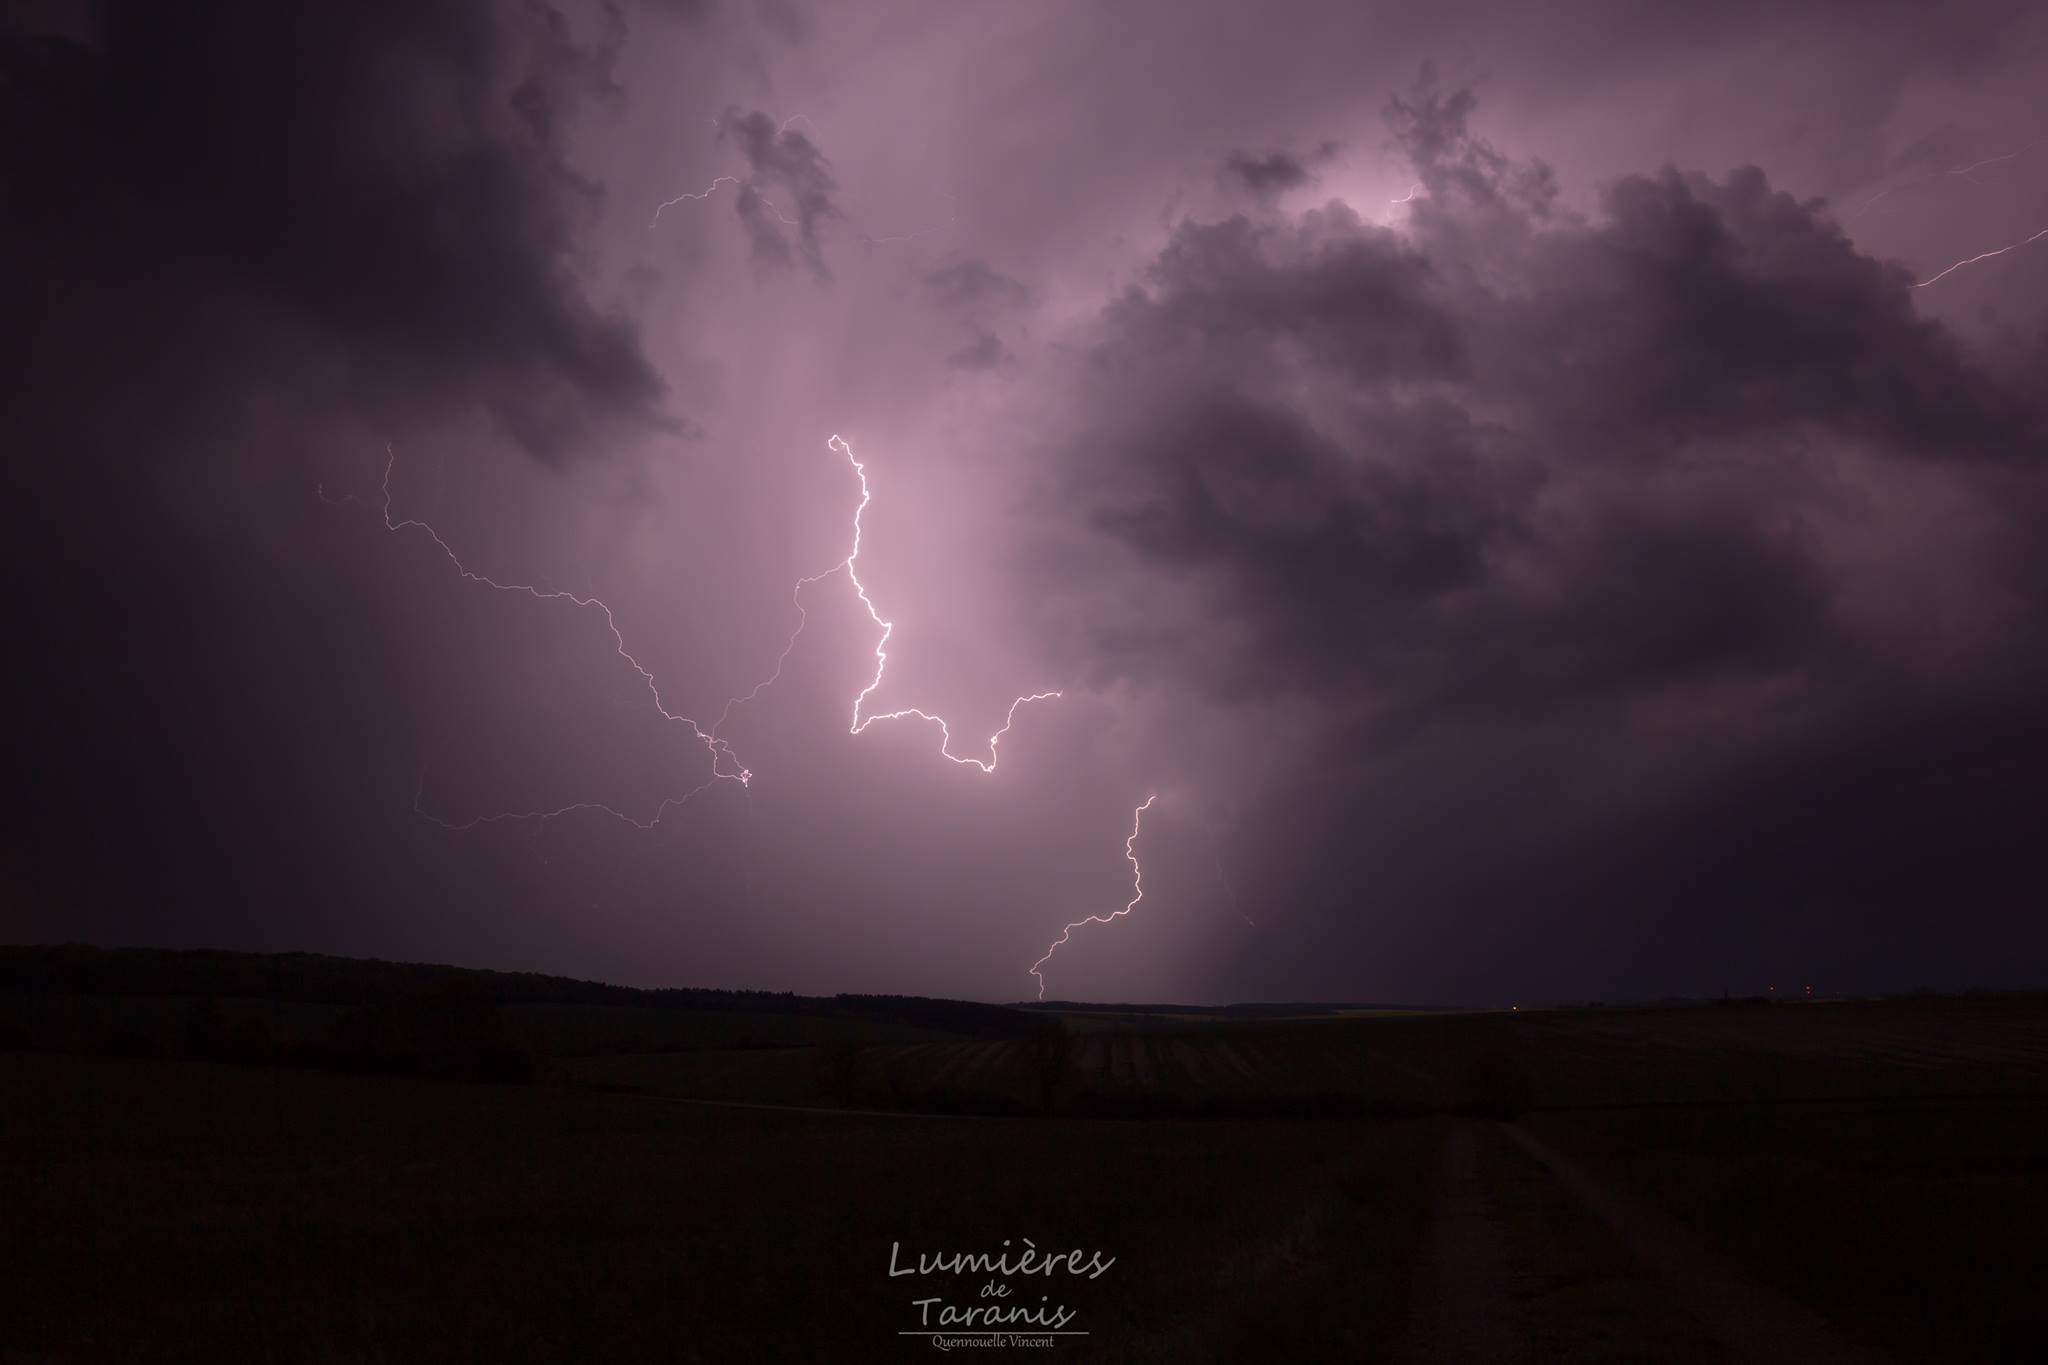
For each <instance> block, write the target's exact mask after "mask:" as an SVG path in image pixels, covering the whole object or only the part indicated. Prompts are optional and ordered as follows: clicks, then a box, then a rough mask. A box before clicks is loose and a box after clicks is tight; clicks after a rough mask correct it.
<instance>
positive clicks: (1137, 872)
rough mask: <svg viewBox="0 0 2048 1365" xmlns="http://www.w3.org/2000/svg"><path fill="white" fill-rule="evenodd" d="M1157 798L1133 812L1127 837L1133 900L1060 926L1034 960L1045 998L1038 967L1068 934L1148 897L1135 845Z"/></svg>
mask: <svg viewBox="0 0 2048 1365" xmlns="http://www.w3.org/2000/svg"><path fill="white" fill-rule="evenodd" d="M1158 799H1159V798H1158V796H1156V795H1154V796H1148V797H1146V798H1145V804H1144V805H1142V806H1140V807H1138V808H1137V810H1135V811H1133V812H1131V835H1130V837H1129V838H1128V839H1125V840H1124V857H1125V858H1127V859H1129V860H1130V864H1131V900H1130V904H1128V905H1126V906H1125V907H1124V908H1123V909H1121V910H1113V911H1111V912H1110V913H1109V914H1107V915H1090V916H1088V918H1086V919H1077V920H1075V921H1074V922H1073V923H1072V924H1069V925H1068V926H1067V927H1066V928H1064V929H1062V930H1060V936H1059V937H1058V938H1056V939H1054V940H1053V942H1052V946H1051V947H1049V948H1047V949H1046V950H1045V956H1044V957H1041V958H1040V959H1038V961H1036V962H1034V963H1032V964H1031V974H1032V975H1033V976H1035V977H1037V978H1038V998H1039V999H1040V1000H1043V999H1045V977H1044V975H1043V974H1041V973H1040V972H1039V970H1038V969H1039V968H1040V967H1043V966H1044V965H1045V964H1046V963H1048V962H1050V961H1052V955H1053V954H1054V953H1056V952H1058V951H1059V950H1060V945H1061V944H1062V943H1065V942H1066V941H1067V938H1068V936H1069V935H1071V934H1072V933H1073V932H1074V931H1075V930H1076V929H1078V928H1080V927H1081V926H1082V925H1084V924H1108V923H1109V922H1110V921H1111V920H1114V919H1120V918H1122V917H1123V916H1125V915H1128V914H1130V913H1131V911H1133V910H1135V909H1137V908H1138V902H1139V901H1141V900H1143V899H1145V869H1144V868H1142V867H1140V866H1139V865H1138V851H1137V849H1136V847H1135V845H1136V844H1137V842H1138V831H1139V829H1140V828H1142V827H1143V826H1144V823H1145V812H1146V811H1148V810H1150V809H1152V803H1153V802H1154V801H1157V800H1158Z"/></svg>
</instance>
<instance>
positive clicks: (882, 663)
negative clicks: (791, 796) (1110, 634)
mask: <svg viewBox="0 0 2048 1365" xmlns="http://www.w3.org/2000/svg"><path fill="white" fill-rule="evenodd" d="M826 445H828V446H830V447H831V448H832V449H834V450H836V451H838V452H840V453H841V454H843V455H844V456H846V460H847V463H848V464H851V465H852V466H853V472H854V474H855V476H856V477H858V478H859V479H860V506H858V507H856V508H855V509H854V512H853V551H852V553H850V554H848V555H847V556H846V561H845V563H844V564H843V565H841V566H840V567H843V568H844V569H845V570H846V577H847V578H848V580H850V581H851V582H852V584H853V590H854V592H856V593H858V594H859V595H860V601H861V605H862V606H864V607H866V608H867V609H868V616H869V618H870V619H871V620H873V621H874V623H875V624H876V625H878V626H880V627H881V628H882V638H881V639H879V640H877V641H876V642H875V677H874V680H873V681H872V682H870V683H869V684H868V685H867V686H866V687H864V688H862V689H861V693H860V695H859V696H857V697H855V698H854V699H853V729H852V730H851V732H850V733H852V734H856V735H857V734H859V733H860V732H861V731H863V730H865V729H867V728H868V727H869V726H870V725H873V724H874V723H875V722H876V721H878V720H900V719H902V718H903V717H905V716H916V717H917V718H918V719H919V720H928V721H931V722H933V723H935V724H936V725H937V726H938V727H939V753H940V755H941V756H942V757H945V758H950V759H952V760H953V761H954V762H955V763H972V764H973V765H974V766H975V767H977V768H979V769H981V770H982V771H983V772H985V773H992V772H994V771H995V770H996V745H997V744H999V743H1001V742H1002V738H1003V736H1004V735H1006V734H1008V733H1009V732H1010V726H1011V725H1012V724H1013V723H1014V722H1015V721H1016V719H1017V708H1018V707H1020V706H1022V705H1024V704H1025V703H1026V702H1034V701H1046V700H1049V699H1050V698H1053V697H1057V696H1059V695H1060V694H1059V693H1058V692H1034V693H1032V694H1030V695H1029V696H1023V697H1018V698H1017V699H1016V700H1015V701H1013V702H1011V703H1010V710H1009V714H1008V715H1006V716H1004V718H1003V728H1002V729H1000V730H998V731H996V732H995V733H994V734H992V735H990V736H989V737H988V762H986V763H984V762H982V761H981V760H980V759H978V758H962V757H960V756H959V755H957V754H955V753H953V752H951V745H952V742H953V731H952V729H951V728H950V727H948V726H947V724H946V722H945V719H944V718H943V717H941V716H935V715H932V714H931V713H930V712H928V711H920V710H919V709H917V708H916V707H914V706H912V707H905V708H904V709H903V710H901V711H889V712H885V713H884V714H882V715H878V716H869V717H867V718H866V719H862V718H861V714H860V709H861V707H862V706H863V705H865V704H866V702H867V699H868V698H869V697H870V696H872V695H873V694H874V691H875V689H876V688H878V687H880V686H881V685H882V672H883V670H884V669H886V668H887V667H888V666H889V652H888V649H889V637H890V636H891V635H892V634H894V633H895V631H896V624H895V622H893V621H885V620H883V619H882V614H881V613H880V612H879V611H876V610H875V603H874V600H873V599H872V598H870V597H869V596H868V590H867V587H866V585H865V584H863V583H862V582H861V581H860V572H859V570H858V569H856V568H855V567H854V561H855V560H857V559H859V558H860V519H861V514H862V513H864V512H866V511H867V510H868V503H869V502H870V501H871V500H872V499H873V498H874V492H873V490H871V489H870V488H869V487H868V471H867V466H866V465H864V464H862V463H861V462H860V460H859V459H857V458H856V457H855V456H854V453H853V447H852V446H850V445H848V444H847V443H846V442H845V441H844V440H843V439H841V438H840V437H839V436H837V435H834V436H833V437H832V439H831V440H829V441H827V442H826ZM821 576H822V575H821Z"/></svg>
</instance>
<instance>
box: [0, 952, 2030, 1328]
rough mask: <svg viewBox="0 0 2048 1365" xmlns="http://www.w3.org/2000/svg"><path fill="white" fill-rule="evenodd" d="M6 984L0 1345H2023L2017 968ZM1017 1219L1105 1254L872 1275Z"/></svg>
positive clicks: (2023, 1166)
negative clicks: (1289, 1010)
mask: <svg viewBox="0 0 2048 1365" xmlns="http://www.w3.org/2000/svg"><path fill="white" fill-rule="evenodd" d="M6 965H7V964H6V963H5V962H0V967H5V966H6ZM15 965H16V966H17V968H18V967H19V963H18V962H17V963H16V964H15ZM12 984H13V986H14V987H15V989H14V990H13V991H12V992H11V993H7V994H4V995H0V1006H4V1009H0V1022H4V1024H5V1027H6V1028H7V1029H8V1033H7V1035H6V1041H7V1042H8V1044H9V1047H8V1048H7V1049H6V1050H0V1361H5V1362H15V1361H74V1360H76V1361H150V1360H194V1361H198V1360H206V1361H251V1362H255V1361H301V1360H304V1361H334V1362H344V1361H346V1362H356V1361H360V1362H385V1361H391V1362H400V1361H405V1362H410V1361H432V1360H476V1361H494V1362H496V1361H527V1360H534V1361H539V1360H547V1361H566V1360H593V1361H600V1360H601V1361H628V1360H650V1361H655V1360H658V1361H709V1362H720V1363H721V1365H722V1363H723V1362H739V1361H774V1360H869V1359H878V1360H879V1359H903V1358H927V1357H932V1356H933V1355H934V1354H935V1352H936V1348H935V1346H934V1344H933V1340H932V1335H931V1332H929V1331H926V1330H924V1329H923V1328H924V1324H923V1323H922V1322H921V1315H924V1314H927V1313H929V1314H931V1315H936V1314H937V1313H938V1312H939V1311H940V1310H941V1308H942V1307H945V1306H952V1307H954V1308H956V1309H964V1308H982V1307H986V1306H991V1305H1001V1306H1005V1307H1024V1308H1038V1307H1041V1306H1042V1307H1044V1308H1045V1309H1047V1310H1050V1309H1051V1308H1052V1307H1053V1306H1063V1307H1064V1308H1065V1309H1067V1310H1068V1311H1069V1312H1070V1313H1071V1314H1072V1317H1071V1320H1070V1321H1068V1322H1066V1323H1065V1324H1064V1325H1063V1330H1064V1331H1066V1332H1068V1333H1081V1332H1085V1333H1087V1335H1085V1336H1083V1335H1066V1336H1062V1337H1059V1338H1057V1339H1056V1344H1055V1345H1054V1346H1053V1347H1051V1348H1050V1349H1051V1350H1052V1352H1053V1354H1052V1355H1051V1356H1050V1357H1041V1358H1052V1359H1059V1358H1067V1359H1088V1360H1104V1361H1152V1360H1157V1361H1262V1360H1283V1361H1320V1360H1331V1361H1337V1360H1365V1361H1372V1360H1390V1361H1404V1362H1405V1361H1427V1360H1478V1361H1502V1362H1504V1361H1518V1360H1519V1361H1530V1362H1547V1361H1615V1362H1621V1361H1671V1362H1679V1363H1680V1365H1683V1363H1684V1362H1694V1361H1751V1360H1771V1359H1782V1360H1788V1361H1790V1360H1802V1361H1813V1360H1825V1359H1834V1360H1843V1361H1848V1360H1893V1361H1903V1362H1915V1361H1987V1360H2015V1361H2018V1360H2034V1359H2039V1358H2040V1355H2041V1350H2042V1346H2041V1343H2042V1342H2043V1341H2044V1340H2048V1310H2044V1307H2043V1305H2042V1303H2041V1298H2040V1296H2039V1294H2038V1281H2039V1279H2040V1274H2041V1269H2042V1267H2043V1266H2044V1265H2048V1233H2044V1228H2048V1142H2044V1138H2048V1008H2044V1007H2043V1004H2042V1002H2041V1001H2039V1000H2037V999H2026V998H2011V997H2007V998H1978V999H1934V998H1923V999H1915V1000H1904V1001H1874V1002H1845V1003H1839V1004H1826V1005H1805V1004H1801V1005H1778V1006H1762V1005H1755V1006H1740V1005H1729V1006H1718V1005H1707V1006H1699V1007H1693V1008H1670V1009H1661V1010H1640V1011H1635V1010H1632V1011H1620V1010H1583V1011H1569V1012H1563V1011H1560V1012H1546V1013H1540V1014H1539V1013H1534V1012H1524V1013H1519V1014H1490V1015H1489V1014H1461V1015H1420V1016H1414V1015H1409V1016H1404V1015H1393V1014H1375V1015H1359V1016H1350V1017H1345V1016H1337V1015H1330V1016H1328V1017H1320V1018H1297V1019H1277V1020H1276V1019H1271V1018H1252V1019H1244V1018H1236V1019H1231V1018H1203V1019H1192V1018H1188V1017H1182V1016H1175V1017H1166V1016H1163V1015H1156V1014H1154V1015H1147V1014H1144V1013H1143V1012H1124V1013H1119V1014H1115V1015H1101V1014H1090V1015H1087V1016H1080V1015H1069V1016H1067V1017H1066V1018H1065V1019H1064V1020H1060V1019H1058V1018H1054V1019H1051V1020H1047V1019H1044V1018H1036V1019H1034V1018H1030V1017H1028V1016H1027V1017H1026V1019H1025V1022H1023V1023H1021V1024H1020V1023H1019V1022H1018V1020H1017V1019H1016V1018H1015V1017H1005V1016H1004V1015H1002V1014H1000V1013H998V1014H992V1015H989V1016H986V1017H985V1016H983V1015H982V1014H980V1013H978V1012H977V1010H978V1008H979V1007H960V1008H959V1009H958V1010H953V1011H952V1012H950V1013H949V1009H951V1007H949V1006H947V1005H946V1004H945V1003H944V1002H924V1004H923V1005H918V1004H916V1003H915V1002H912V1003H909V1004H906V1003H904V1002H896V1003H894V1004H891V1005H888V1006H887V1007H886V1008H884V1007H881V1006H877V1005H875V1004H874V1003H873V1002H866V1003H863V1002H851V1003H847V1002H841V1004H840V1005H836V1006H835V1005H833V1004H832V1003H831V1002H810V1003H808V1004H806V1005H803V1006H802V1007H801V1008H798V1007H797V1006H793V1005H791V1004H789V1002H788V1001H787V999H786V998H784V999H783V1000H781V1001H780V1002H777V1001H773V1000H771V1001H767V1002H765V1004H764V1002H763V1001H760V1000H754V1001H734V1000H715V1001H706V1000H699V1001H696V1002H695V1003H694V1004H693V1005H692V1006H691V1011H692V1013H691V1017H689V1018H687V1019H675V1018H669V1019H667V1020H665V1021H662V1020H651V1016H650V1017H644V1018H643V1017H638V1016H637V1015H635V1011H637V1010H642V1009H643V1008H644V1009H652V1008H654V1007H653V1006H651V1005H648V1004H646V1002H637V1003H636V1002H633V1001H630V1000H627V1001H623V1002H622V1001H620V1000H606V1001H598V1002H591V1001H585V1002H583V1003H581V1004H574V1005H572V1004H567V1003H564V1002H561V1001H555V1002H553V1003H546V1002H536V1001H534V1000H532V999H530V998H529V999H527V1000H526V1001H525V1003H524V1004H522V1005H516V1006H515V1005H513V1004H511V1003H508V1002H507V1001H505V1000H502V999H501V1000H499V1001H498V1002H497V1003H495V1004H492V1005H491V1006H490V1008H489V1009H487V1010H483V1009H480V1007H479V1006H478V1003H477V1002H478V997H477V996H476V995H475V994H474V993H471V994H469V995H468V996H466V997H464V998H465V1000H466V1002H467V1003H465V1004H462V1005H460V1006H459V1007H458V1006H453V1005H450V1004H449V1003H448V1001H447V1000H446V999H438V1001H437V1002H436V1001H430V1002H428V1003H427V1004H422V1003H420V1001H419V1000H417V999H414V1000H411V1001H407V1000H403V999H401V1000H398V1001H397V1002H396V1003H395V1004H394V1003H393V1001H391V1000H389V999H386V1000H383V1001H382V1002H381V1003H373V1004H372V1005H370V1006H368V1007H365V1005H364V1004H363V1002H362V1001H357V1002H355V1003H353V1004H350V1003H348V1002H346V1001H344V1000H341V999H339V998H338V997H334V995H333V992H332V991H329V990H328V987H327V986H325V985H323V986H321V987H320V988H319V989H320V990H322V991H327V992H328V996H329V998H326V999H325V1000H324V1001H318V1002H316V1001H309V1000H306V999H303V998H301V999H297V1000H278V999H271V1000H269V1001H268V1002H267V1003H266V1002H264V1001H263V1000H262V999H261V998H260V997H257V996H226V997H219V996H212V995H208V996H179V995H177V994H175V993H170V992H166V993H160V994H151V993H149V992H148V991H146V990H137V989H133V987H135V986H137V985H138V984H140V985H146V984H148V983H147V982H138V981H136V980H134V979H130V980H129V981H128V982H127V986H128V987H129V988H128V989H123V990H106V989H102V990H98V991H90V990H79V989H76V988H77V987H79V986H81V985H94V984H98V985H100V986H102V987H104V986H105V984H106V983H105V982H104V981H99V982H97V983H95V982H92V981H83V982H82V981H81V980H79V979H78V978H76V977H75V976H67V977H66V978H65V979H64V980H61V981H57V982H54V983H53V982H52V981H50V980H49V979H48V975H47V973H45V974H44V976H42V977H38V978H35V979H24V977H23V973H22V972H21V971H20V970H17V971H16V979H15V980H14V981H13V983H12ZM185 984H190V983H189V982H186V983H185ZM258 984H260V983H258ZM385 984H386V985H387V986H388V985H389V983H388V982H387V983H385ZM472 984H474V983H472ZM528 986H529V988H530V989H534V990H538V989H539V988H537V987H531V983H528ZM59 988H62V989H59ZM271 989H274V990H282V989H283V988H282V987H279V986H278V985H277V978H273V979H272V982H271ZM293 989H295V990H297V994H298V995H299V996H301V997H304V996H306V995H308V994H310V993H312V990H311V988H307V987H304V983H303V982H301V983H300V986H299V987H295V988H293ZM383 989H384V987H382V986H380V987H379V990H383ZM406 989H411V988H410V987H408V988H406ZM493 989H496V988H495V987H494V988H493ZM542 994H543V995H545V992H544V991H543V992H542ZM669 1003H670V1005H671V1006H673V1005H674V1004H675V1002H674V1001H671V1002H669ZM316 1005H317V1008H316ZM927 1006H928V1008H927ZM714 1007H715V1008H714ZM579 1010H580V1011H590V1010H609V1011H612V1013H611V1014H610V1015H607V1016H605V1017H604V1018H602V1019H600V1018H597V1017H596V1016H592V1015H588V1014H587V1013H586V1014H579V1013H578V1011H579ZM522 1011H525V1013H522ZM533 1011H541V1012H543V1013H546V1012H547V1011H552V1013H551V1014H547V1017H545V1018H540V1017H538V1016H536V1015H534V1014H533ZM256 1019H261V1020H263V1021H264V1023H263V1025H262V1028H260V1029H258V1028H256V1027H254V1026H253V1025H251V1021H252V1020H256ZM343 1021H346V1022H343ZM423 1021H424V1022H423ZM778 1021H779V1022H778ZM1053 1025H1057V1027H1056V1028H1054V1027H1051V1026H1053ZM650 1032H652V1033H653V1034H656V1035H659V1037H658V1042H657V1044H656V1050H652V1051H649V1050H639V1051H614V1050H610V1049H612V1048H614V1047H618V1046H620V1045H621V1044H625V1045H630V1046H636V1047H639V1048H642V1049H645V1048H647V1047H648V1046H649V1043H650V1039H649V1036H648V1035H649V1033H650ZM806 1033H808V1034H810V1035H811V1041H809V1042H804V1041H801V1039H802V1038H803V1036H804V1035H805V1034H806ZM763 1034H766V1035H769V1037H770V1041H771V1042H772V1044H773V1045H764V1044H763V1043H762V1041H761V1036H762V1035H763ZM742 1035H746V1036H745V1037H744V1039H743V1038H742ZM237 1038H239V1041H236V1039H237ZM1049 1039H1050V1041H1049ZM309 1040H321V1041H322V1044H323V1045H322V1047H318V1048H316V1047H312V1046H311V1045H310V1041H309ZM366 1040H368V1041H366ZM742 1041H745V1042H747V1043H749V1044H751V1045H749V1046H740V1045H739V1044H740V1043H741V1042H742ZM107 1052H125V1053H128V1054H132V1055H125V1056H109V1055H94V1054H96V1053H97V1054H105V1053H107ZM405 1071H411V1072H412V1073H413V1074H391V1073H394V1072H405ZM480 1073H487V1074H491V1075H495V1076H496V1077H497V1079H495V1080H478V1079H473V1078H466V1076H467V1075H471V1074H480ZM768 1105H784V1106H807V1109H805V1110H803V1111H797V1110H794V1109H791V1108H774V1107H753V1106H768ZM1026 1238H1029V1239H1031V1240H1032V1241H1033V1242H1034V1243H1035V1244H1036V1248H1037V1249H1038V1250H1040V1251H1045V1252H1067V1251H1073V1250H1077V1249H1078V1250H1080V1251H1081V1252H1082V1253H1083V1259H1084V1261H1085V1259H1086V1256H1087V1255H1088V1254H1092V1253H1100V1255H1101V1257H1102V1259H1103V1260H1107V1259H1108V1258H1110V1257H1114V1258H1115V1260H1114V1263H1113V1264H1112V1265H1110V1267H1109V1268H1108V1269H1107V1270H1106V1271H1105V1272H1104V1273H1102V1274H1101V1275H1100V1276H1099V1277H1097V1278H1092V1279H1091V1278H1087V1277H1076V1276H1071V1275H1066V1274H1060V1275H1055V1276H1051V1277H1047V1276H1044V1275H1028V1274H1015V1273H1011V1274H1003V1273H999V1272H998V1273H990V1272H986V1271H983V1272H975V1273H964V1272H963V1273H955V1272H950V1271H938V1272H934V1273H929V1274H916V1273H913V1274H908V1275H893V1276H892V1275H891V1274H890V1270H891V1251H892V1246H898V1245H900V1252H898V1260H897V1262H896V1266H897V1268H899V1269H902V1268H910V1269H912V1270H915V1268H916V1258H917V1255H918V1253H919V1252H924V1253H927V1254H932V1253H952V1252H968V1253H988V1254H990V1255H999V1254H1001V1253H1002V1252H1003V1251H1005V1250H1006V1248H1005V1247H1004V1241H1005V1239H1009V1241H1010V1247H1009V1248H1007V1249H1008V1250H1010V1251H1012V1252H1016V1251H1019V1250H1022V1249H1023V1242H1024V1239H1026ZM985 1289H986V1290H988V1293H986V1294H985V1293H984V1290H985ZM999 1289H1007V1290H1008V1291H1009V1292H1008V1294H1007V1295H1001V1294H999V1293H997V1292H996V1291H997V1290H999ZM1041 1296H1043V1297H1041ZM925 1299H930V1300H935V1302H933V1303H931V1304H929V1305H925V1306H923V1307H920V1306H919V1304H918V1302H917V1301H918V1300H925ZM936 1325H937V1324H936V1321H935V1319H934V1320H933V1321H932V1323H931V1326H932V1327H933V1328H936ZM1009 1330H1015V1331H1020V1332H1032V1331H1033V1330H1034V1329H1033V1328H1032V1327H1031V1326H1030V1325H1023V1326H1012V1327H1011V1328H1010V1329H1009ZM1034 1334H1035V1333H1034ZM974 1349H977V1350H982V1351H985V1350H986V1349H987V1348H974ZM1008 1349H1031V1348H1024V1347H1011V1348H1008Z"/></svg>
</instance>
